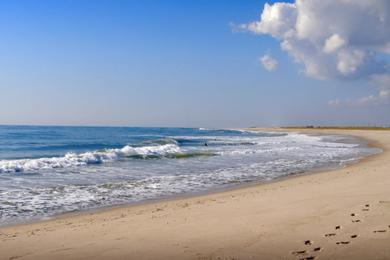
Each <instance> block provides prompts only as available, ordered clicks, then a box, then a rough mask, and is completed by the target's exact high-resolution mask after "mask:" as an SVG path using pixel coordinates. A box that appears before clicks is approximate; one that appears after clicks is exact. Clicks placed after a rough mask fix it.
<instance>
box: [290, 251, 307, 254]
mask: <svg viewBox="0 0 390 260" xmlns="http://www.w3.org/2000/svg"><path fill="white" fill-rule="evenodd" d="M292 254H293V255H304V254H306V250H301V251H294V252H292Z"/></svg>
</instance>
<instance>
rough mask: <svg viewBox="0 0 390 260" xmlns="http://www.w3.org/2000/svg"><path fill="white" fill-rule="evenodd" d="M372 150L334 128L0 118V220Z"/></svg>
mask: <svg viewBox="0 0 390 260" xmlns="http://www.w3.org/2000/svg"><path fill="white" fill-rule="evenodd" d="M377 152H379V150H378V149H376V148H369V147H367V146H366V145H365V144H364V143H362V142H361V141H360V140H357V139H355V138H352V137H347V136H337V135H322V136H314V135H305V134H299V133H280V132H254V131H253V132H252V131H241V130H224V129H202V128H129V127H59V126H0V225H5V224H11V223H19V222H25V221H30V220H33V219H42V218H47V217H50V216H53V215H55V214H59V213H65V212H72V211H78V210H86V209H94V208H98V207H103V206H112V205H119V204H125V203H133V202H139V201H144V200H148V199H159V198H166V197H169V196H175V195H178V194H190V193H196V192H206V191H210V190H214V189H218V188H224V187H231V186H234V185H239V184H243V183H248V182H261V181H269V180H273V179H275V178H278V177H283V176H287V175H291V174H298V173H304V172H309V171H313V170H316V169H321V168H324V167H336V166H343V165H345V164H346V163H347V162H351V161H354V160H358V159H359V158H362V157H364V156H367V155H370V154H374V153H377Z"/></svg>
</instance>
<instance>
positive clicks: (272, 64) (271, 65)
mask: <svg viewBox="0 0 390 260" xmlns="http://www.w3.org/2000/svg"><path fill="white" fill-rule="evenodd" d="M260 62H261V64H262V65H263V67H264V68H265V69H266V70H268V71H274V70H275V69H276V68H277V67H278V61H277V60H275V59H274V58H272V57H271V56H270V55H268V54H266V55H264V56H263V57H261V58H260Z"/></svg>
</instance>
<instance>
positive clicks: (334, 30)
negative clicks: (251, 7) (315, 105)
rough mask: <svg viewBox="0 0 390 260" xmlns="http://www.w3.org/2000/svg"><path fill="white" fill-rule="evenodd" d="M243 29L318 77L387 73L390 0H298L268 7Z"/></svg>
mask: <svg viewBox="0 0 390 260" xmlns="http://www.w3.org/2000/svg"><path fill="white" fill-rule="evenodd" d="M239 28H240V29H241V30H242V29H246V30H249V31H251V32H254V33H257V34H269V35H272V36H273V37H275V38H277V39H279V40H280V41H281V46H282V49H283V50H284V51H286V52H288V54H289V55H291V57H293V58H294V60H295V61H296V62H298V63H300V64H302V65H303V67H304V71H305V73H306V75H308V76H310V77H314V78H319V79H325V78H362V77H363V78H364V77H369V76H370V75H371V74H375V73H383V72H384V71H386V64H385V63H384V62H381V61H379V60H378V59H377V58H376V57H377V54H378V53H384V54H390V1H388V0H365V1H364V0H353V1H352V0H297V1H296V2H295V3H283V2H277V3H274V4H272V5H270V4H265V5H264V9H263V12H262V14H261V18H260V21H255V22H252V23H248V24H241V25H239Z"/></svg>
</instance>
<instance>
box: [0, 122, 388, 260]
mask: <svg viewBox="0 0 390 260" xmlns="http://www.w3.org/2000/svg"><path fill="white" fill-rule="evenodd" d="M272 130H274V129H272ZM302 131H307V132H316V133H341V134H350V135H356V136H359V137H363V138H366V139H368V140H370V141H372V142H373V143H374V144H375V145H379V146H381V147H382V148H383V149H384V152H383V153H381V154H379V155H375V156H372V157H370V158H367V159H364V160H362V161H361V162H359V163H356V164H353V165H351V166H349V167H346V168H343V169H338V170H332V171H327V172H321V173H315V174H310V175H304V176H297V177H294V178H288V179H284V180H280V181H277V182H273V183H268V184H262V185H255V186H251V187H246V188H239V189H236V190H231V191H225V192H220V193H215V194H209V195H203V196H197V197H191V198H185V199H175V200H169V201H160V202H157V203H149V204H144V205H137V206H125V207H120V208H115V209H109V210H103V211H100V212H95V213H82V214H78V215H66V216H62V217H58V218H55V219H53V220H49V221H41V222H37V223H33V224H26V225H18V226H11V227H4V228H1V229H0V259H313V258H311V257H315V259H317V258H318V259H390V153H389V148H390V131H369V130H364V131H360V130H341V129H338V130H318V129H314V130H302Z"/></svg>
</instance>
